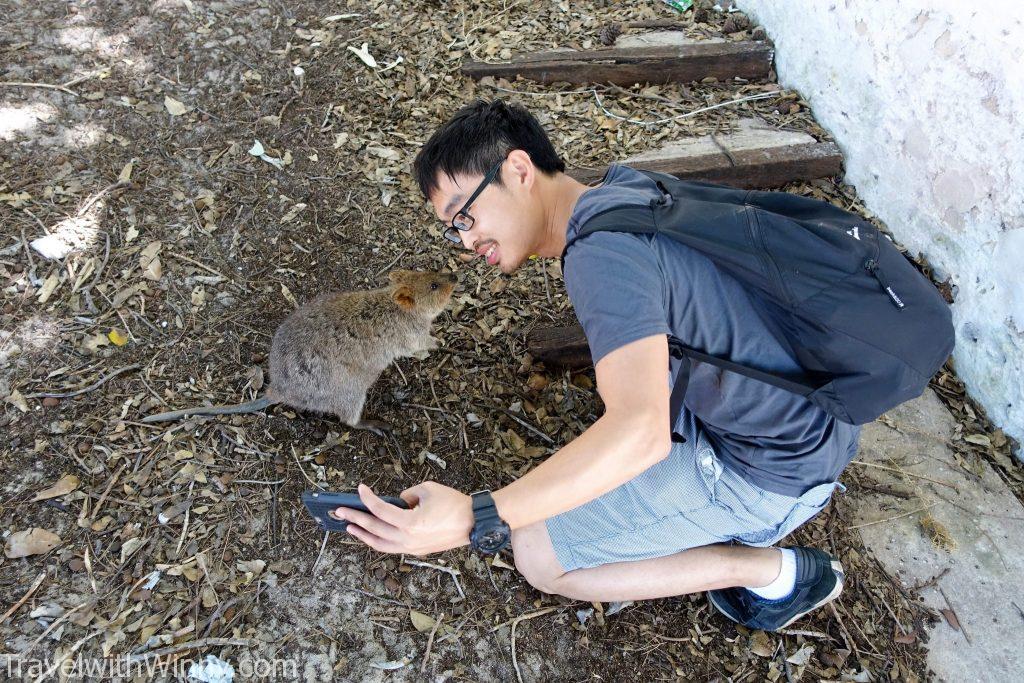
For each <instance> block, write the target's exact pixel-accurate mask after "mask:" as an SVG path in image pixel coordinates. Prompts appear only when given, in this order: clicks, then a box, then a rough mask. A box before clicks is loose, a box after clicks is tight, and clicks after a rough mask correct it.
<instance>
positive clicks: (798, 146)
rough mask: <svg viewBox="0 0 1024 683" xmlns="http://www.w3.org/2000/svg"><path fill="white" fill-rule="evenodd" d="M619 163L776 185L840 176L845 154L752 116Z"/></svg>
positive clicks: (587, 176)
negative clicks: (729, 128)
mask: <svg viewBox="0 0 1024 683" xmlns="http://www.w3.org/2000/svg"><path fill="white" fill-rule="evenodd" d="M620 163H622V164H625V165H627V166H633V167H635V168H643V169H646V170H649V171H660V172H662V173H669V174H671V175H674V176H677V177H679V178H683V179H687V180H704V181H708V182H713V183H724V184H726V185H732V186H735V187H745V188H769V187H779V186H781V185H785V184H786V183H789V182H793V181H795V180H814V179H816V178H826V177H829V176H833V175H839V174H840V173H842V170H843V156H842V153H841V152H840V151H839V148H838V147H837V146H836V145H835V143H832V142H817V141H816V140H815V139H814V138H812V137H811V136H810V135H807V134H806V133H799V132H793V131H780V130H777V129H774V128H770V127H768V126H766V125H765V124H764V123H761V122H758V121H756V120H754V119H744V120H742V121H740V123H739V130H738V131H736V132H735V133H730V134H725V135H716V136H711V135H705V136H703V137H695V138H690V139H686V140H679V141H676V142H672V143H670V144H668V145H666V146H664V147H662V148H660V149H657V150H654V151H651V152H646V153H644V154H640V155H637V156H635V157H630V158H629V159H626V160H624V161H622V162H620ZM569 175H571V176H572V177H574V178H576V179H577V180H579V181H580V182H583V183H592V182H595V181H597V180H600V178H601V177H602V176H603V175H604V169H603V168H600V169H595V168H577V169H572V170H570V171H569Z"/></svg>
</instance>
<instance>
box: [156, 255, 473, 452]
mask: <svg viewBox="0 0 1024 683" xmlns="http://www.w3.org/2000/svg"><path fill="white" fill-rule="evenodd" d="M388 278H389V279H390V281H391V284H390V286H388V287H383V288H381V289H374V290H370V291H359V292H338V293H334V294H327V295H325V296H322V297H319V298H317V299H315V300H313V301H312V302H310V303H308V304H306V305H304V306H302V307H301V308H299V309H298V310H296V311H295V312H294V313H292V314H291V315H289V316H288V317H287V318H286V319H285V320H284V322H282V323H281V325H280V326H279V327H278V328H277V331H276V332H275V333H274V341H273V343H272V344H271V348H270V389H269V390H268V391H267V393H266V395H265V400H261V401H257V402H251V403H250V404H242V405H240V406H225V407H215V408H210V407H202V408H193V409H185V410H178V411H174V412H171V413H161V414H160V415H150V416H148V417H147V418H145V420H144V421H145V422H160V421H165V420H173V419H178V418H180V417H185V416H186V415H211V414H214V415H216V414H226V413H229V412H230V413H233V412H251V411H252V410H254V409H259V408H262V407H265V406H266V405H269V404H271V403H284V404H286V405H289V406H292V407H293V408H298V409H300V410H310V411H315V412H320V413H332V414H334V415H337V416H338V419H340V420H341V421H342V422H344V423H345V424H347V425H350V426H352V427H357V428H360V429H370V430H372V431H375V432H379V431H380V430H381V429H386V428H388V425H387V424H386V423H382V422H378V421H376V420H363V419H362V412H363V403H364V402H365V401H366V393H367V392H368V391H369V389H370V387H371V386H373V384H374V382H376V381H377V378H378V377H380V374H381V373H382V372H383V371H384V369H385V368H387V366H388V365H390V364H391V362H392V361H394V360H395V359H396V358H401V357H403V356H412V355H416V354H419V353H421V352H426V351H430V350H432V349H435V348H437V341H436V340H435V339H434V338H433V337H431V336H430V325H431V323H432V322H433V321H434V318H436V317H437V316H438V315H440V313H441V312H442V311H443V310H444V308H445V306H446V305H447V304H448V302H449V300H451V295H452V291H453V290H454V288H455V282H456V280H455V276H454V275H452V274H450V273H430V272H416V271H410V270H396V271H392V272H391V273H389V275H388ZM257 404H258V405H257ZM253 406H255V407H253ZM243 407H246V408H247V410H237V409H236V408H243ZM214 411H216V412H214Z"/></svg>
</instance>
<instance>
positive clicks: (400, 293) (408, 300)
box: [391, 285, 416, 311]
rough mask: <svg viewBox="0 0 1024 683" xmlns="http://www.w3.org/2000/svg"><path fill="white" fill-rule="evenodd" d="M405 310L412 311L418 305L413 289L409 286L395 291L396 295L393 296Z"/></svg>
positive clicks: (403, 286)
mask: <svg viewBox="0 0 1024 683" xmlns="http://www.w3.org/2000/svg"><path fill="white" fill-rule="evenodd" d="M391 296H392V298H393V299H394V300H395V303H396V304H398V305H399V306H400V307H401V308H402V309H403V310H406V311H411V310H412V309H413V307H414V306H415V305H416V299H415V297H413V295H412V289H411V288H410V287H408V286H407V285H402V286H401V287H399V288H398V289H396V290H395V293H394V294H392V295H391Z"/></svg>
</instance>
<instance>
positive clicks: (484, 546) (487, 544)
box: [480, 529, 508, 552]
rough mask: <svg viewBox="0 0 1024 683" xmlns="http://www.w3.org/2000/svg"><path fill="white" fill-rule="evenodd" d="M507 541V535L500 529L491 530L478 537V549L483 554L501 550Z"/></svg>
mask: <svg viewBox="0 0 1024 683" xmlns="http://www.w3.org/2000/svg"><path fill="white" fill-rule="evenodd" d="M506 540H508V534H507V533H506V532H504V531H502V530H500V529H492V530H490V531H488V532H487V533H485V534H483V535H482V536H481V537H480V549H481V550H483V551H485V552H494V551H496V550H501V547H502V546H503V545H504V544H505V541H506Z"/></svg>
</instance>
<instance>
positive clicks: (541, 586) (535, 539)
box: [512, 522, 565, 593]
mask: <svg viewBox="0 0 1024 683" xmlns="http://www.w3.org/2000/svg"><path fill="white" fill-rule="evenodd" d="M512 551H513V553H514V558H515V564H516V570H517V571H518V572H519V573H520V574H522V575H523V578H524V579H526V582H527V583H529V584H530V585H531V586H533V587H534V588H536V589H537V590H539V591H541V592H542V593H557V592H558V589H557V586H558V580H559V579H560V578H561V577H563V576H564V575H565V570H564V569H562V565H561V564H559V562H558V558H557V557H556V556H555V551H554V548H552V546H551V539H550V538H549V537H548V531H547V526H546V525H545V524H544V522H537V523H536V524H532V525H530V526H527V527H523V528H522V529H517V530H516V531H514V532H512Z"/></svg>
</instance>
